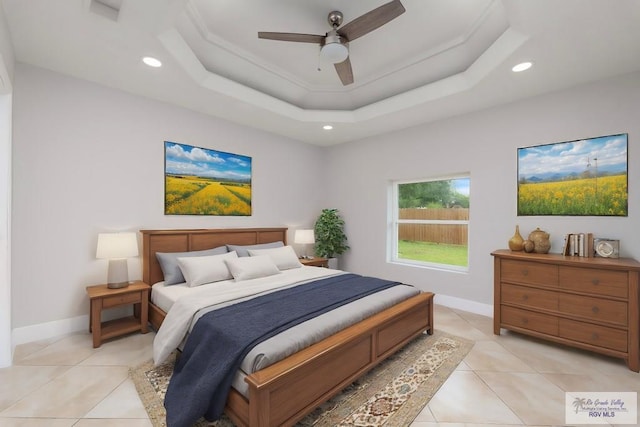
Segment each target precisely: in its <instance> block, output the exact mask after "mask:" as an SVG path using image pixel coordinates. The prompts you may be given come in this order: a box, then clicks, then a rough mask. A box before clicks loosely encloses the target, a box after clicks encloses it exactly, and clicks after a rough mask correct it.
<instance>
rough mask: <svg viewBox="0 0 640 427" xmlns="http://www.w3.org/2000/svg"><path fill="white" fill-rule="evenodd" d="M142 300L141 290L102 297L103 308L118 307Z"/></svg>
mask: <svg viewBox="0 0 640 427" xmlns="http://www.w3.org/2000/svg"><path fill="white" fill-rule="evenodd" d="M138 302H140V292H130V293H128V294H123V295H114V296H112V297H104V298H102V308H111V307H117V306H119V305H124V304H134V303H138Z"/></svg>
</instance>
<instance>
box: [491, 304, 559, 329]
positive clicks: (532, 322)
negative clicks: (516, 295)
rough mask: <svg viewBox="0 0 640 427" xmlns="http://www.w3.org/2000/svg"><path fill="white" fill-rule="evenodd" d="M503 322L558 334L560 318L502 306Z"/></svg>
mask: <svg viewBox="0 0 640 427" xmlns="http://www.w3.org/2000/svg"><path fill="white" fill-rule="evenodd" d="M500 310H501V318H502V323H503V324H505V325H508V326H513V327H518V328H523V329H529V330H531V331H536V332H542V333H544V334H549V335H554V336H557V335H558V318H557V317H555V316H549V315H546V314H540V313H535V312H533V311H528V310H521V309H519V308H513V307H506V306H502V307H500Z"/></svg>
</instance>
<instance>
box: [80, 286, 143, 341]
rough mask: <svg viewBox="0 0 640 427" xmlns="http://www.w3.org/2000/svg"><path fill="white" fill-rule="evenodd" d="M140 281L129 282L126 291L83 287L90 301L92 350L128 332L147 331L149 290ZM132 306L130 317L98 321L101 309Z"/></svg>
mask: <svg viewBox="0 0 640 427" xmlns="http://www.w3.org/2000/svg"><path fill="white" fill-rule="evenodd" d="M150 290H151V287H150V286H149V285H147V284H146V283H144V282H141V281H136V282H132V283H130V284H129V286H127V287H126V288H120V289H109V288H108V287H107V285H95V286H87V295H89V300H90V301H91V314H90V316H89V331H90V332H91V333H92V334H93V348H97V347H100V345H101V344H102V341H104V340H107V339H109V338H113V337H118V336H120V335H124V334H128V333H130V332H135V331H141V332H142V333H143V334H146V333H147V332H149V327H148V319H149V291H150ZM131 304H133V313H134V315H133V316H129V317H125V318H122V319H115V320H109V321H108V322H103V321H102V310H104V309H108V308H114V307H120V306H123V305H131Z"/></svg>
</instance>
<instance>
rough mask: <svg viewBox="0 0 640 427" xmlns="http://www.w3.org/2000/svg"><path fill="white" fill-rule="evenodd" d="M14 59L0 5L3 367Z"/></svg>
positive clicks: (5, 358)
mask: <svg viewBox="0 0 640 427" xmlns="http://www.w3.org/2000/svg"><path fill="white" fill-rule="evenodd" d="M13 68H14V57H13V48H12V46H11V39H10V38H9V30H8V29H7V22H6V18H5V15H4V10H3V8H2V5H1V4H0V368H2V367H4V366H9V365H10V364H11V348H12V346H11V251H10V250H9V248H10V245H11V215H10V214H9V212H10V209H11V108H12V107H11V104H12V97H11V91H12V86H13V82H12V79H13Z"/></svg>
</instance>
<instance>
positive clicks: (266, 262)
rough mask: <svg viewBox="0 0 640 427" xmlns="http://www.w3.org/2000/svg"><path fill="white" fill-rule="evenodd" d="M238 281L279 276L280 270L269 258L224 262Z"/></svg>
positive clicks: (246, 258) (234, 259) (259, 257)
mask: <svg viewBox="0 0 640 427" xmlns="http://www.w3.org/2000/svg"><path fill="white" fill-rule="evenodd" d="M224 262H225V263H226V264H227V267H229V271H231V274H232V275H233V278H234V279H236V281H238V282H239V281H240V280H249V279H257V278H259V277H267V276H272V275H274V274H279V273H280V270H278V267H277V266H276V265H275V264H274V263H273V261H271V258H269V257H268V256H266V255H265V256H251V257H240V258H232V259H226V260H225V261H224Z"/></svg>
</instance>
